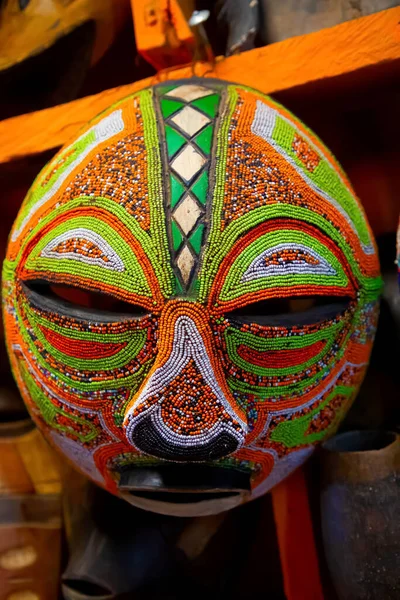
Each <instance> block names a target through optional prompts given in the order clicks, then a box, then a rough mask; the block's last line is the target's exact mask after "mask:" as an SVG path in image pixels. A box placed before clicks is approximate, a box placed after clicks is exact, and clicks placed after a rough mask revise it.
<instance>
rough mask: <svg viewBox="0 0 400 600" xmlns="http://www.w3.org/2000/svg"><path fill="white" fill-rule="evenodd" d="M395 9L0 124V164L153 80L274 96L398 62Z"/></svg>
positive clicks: (65, 133) (399, 17) (60, 135)
mask: <svg viewBox="0 0 400 600" xmlns="http://www.w3.org/2000/svg"><path fill="white" fill-rule="evenodd" d="M399 21H400V7H395V8H392V9H389V10H386V11H382V12H380V13H377V14H374V15H371V16H368V17H363V18H361V19H356V20H354V21H349V22H347V23H342V24H341V25H337V26H336V27H332V28H330V29H324V30H321V31H318V32H315V33H310V34H308V35H305V36H299V37H295V38H291V39H288V40H284V41H282V42H278V43H276V44H271V45H270V46H266V47H264V48H256V49H255V50H250V51H249V52H245V53H243V54H240V55H237V56H232V57H230V58H226V59H223V58H222V59H219V60H217V62H216V64H215V65H214V68H212V67H211V65H208V64H204V63H201V64H200V63H197V64H196V65H190V66H187V67H183V68H179V69H175V70H170V71H168V72H163V73H160V74H159V75H158V76H157V77H154V78H147V79H144V80H141V81H138V82H135V83H132V84H129V85H125V86H121V87H118V88H115V89H111V90H106V91H104V92H101V93H100V94H96V95H94V96H88V97H86V98H81V99H78V100H75V101H73V102H70V103H68V104H64V105H59V106H55V107H53V108H49V109H46V110H43V111H39V112H36V113H31V114H27V115H21V116H18V117H14V118H12V119H7V120H5V121H2V122H0V163H1V162H7V161H10V160H12V159H15V158H19V157H21V156H26V155H31V154H35V153H39V152H43V151H45V150H49V149H51V148H56V147H58V146H61V145H63V144H64V143H66V142H67V141H68V140H69V139H71V138H72V137H74V136H75V135H76V134H77V131H78V130H79V129H80V128H81V127H82V126H83V125H85V123H86V122H87V121H88V120H89V119H90V118H92V117H93V116H95V115H96V114H97V113H99V112H101V111H102V110H104V109H106V108H107V107H108V106H109V105H110V104H112V103H114V102H117V101H118V100H119V99H121V98H123V97H124V96H127V95H128V94H131V93H133V92H135V91H137V90H139V89H141V88H143V87H146V86H148V85H151V84H152V83H156V82H157V81H159V80H165V79H176V78H186V77H190V76H192V75H193V74H196V75H204V76H206V77H219V78H221V79H228V80H230V81H236V82H239V83H241V84H244V85H249V86H253V87H256V88H258V89H259V90H261V91H263V92H265V93H274V92H278V91H283V90H287V89H291V88H293V87H297V86H304V85H307V84H311V83H315V82H318V81H321V80H324V81H328V80H331V79H333V78H338V77H342V76H349V75H350V74H355V73H356V72H359V71H365V70H366V69H367V68H368V67H375V69H374V72H376V68H377V67H379V66H381V65H382V66H383V65H384V66H385V69H387V68H388V67H390V65H391V64H393V65H397V66H398V64H399V59H400V27H399Z"/></svg>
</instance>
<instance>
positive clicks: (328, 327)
mask: <svg viewBox="0 0 400 600" xmlns="http://www.w3.org/2000/svg"><path fill="white" fill-rule="evenodd" d="M3 285H4V309H5V310H4V315H5V323H6V334H7V343H8V348H9V353H10V357H11V362H12V367H13V371H14V375H15V377H16V380H17V382H18V385H19V388H20V390H21V393H22V394H23V397H24V399H25V402H26V403H27V405H28V407H29V409H30V411H31V414H32V416H33V418H34V419H35V421H36V423H37V424H38V425H39V426H40V427H41V429H42V431H43V432H44V433H45V434H46V435H47V437H48V438H50V439H51V440H52V442H53V444H55V445H56V446H57V447H58V448H59V449H60V450H61V451H62V452H63V453H64V454H65V455H66V456H67V457H69V458H70V459H71V460H72V461H73V462H74V463H75V464H76V466H77V467H78V468H79V469H80V470H81V471H83V472H84V473H86V474H87V475H88V476H89V477H90V478H91V479H93V480H94V481H96V482H97V483H99V484H101V485H103V486H105V487H106V488H107V489H108V490H109V491H111V492H113V493H118V494H120V495H122V496H124V497H125V498H127V499H128V500H129V501H130V502H132V503H133V504H136V505H137V506H141V507H144V508H147V509H150V510H155V511H159V512H164V513H167V514H178V515H196V514H207V513H212V512H219V511H222V510H225V509H227V508H230V507H232V506H235V505H237V504H239V503H241V502H243V501H246V500H248V499H250V498H254V497H257V496H259V495H260V494H263V493H264V492H266V491H267V490H269V489H270V488H271V487H272V486H274V485H275V484H276V483H277V482H279V481H280V480H282V479H283V478H284V477H286V476H287V475H288V474H289V473H290V472H291V471H292V470H293V469H295V468H296V467H297V466H298V465H300V464H301V463H302V462H304V460H305V459H306V458H307V457H308V456H309V455H310V454H311V453H312V451H313V449H314V447H315V444H316V443H318V442H320V441H321V440H323V439H324V438H325V437H327V436H329V435H332V434H333V433H334V432H335V430H336V428H337V426H338V424H339V422H340V420H341V419H342V418H343V416H344V415H345V413H346V411H347V410H348V408H349V407H350V405H351V403H352V400H353V399H354V397H355V394H356V392H357V390H358V387H359V385H360V383H361V381H362V379H363V376H364V373H365V369H366V365H367V362H368V358H369V354H370V350H371V346H372V342H373V337H374V332H375V326H376V319H377V303H378V296H379V291H380V286H381V280H380V277H379V265H378V260H377V255H376V249H375V245H374V242H373V239H372V235H371V232H370V229H369V227H368V224H367V222H366V220H365V217H364V214H363V211H362V209H361V208H360V205H359V203H358V201H357V200H356V199H355V197H354V194H353V192H352V189H351V186H350V184H349V182H348V180H347V179H346V177H345V175H344V174H343V172H342V171H341V170H340V168H339V167H338V165H337V164H336V163H335V161H334V159H333V158H332V157H331V156H330V154H329V153H328V151H327V150H326V149H325V148H324V146H323V145H322V144H321V142H320V141H319V140H318V139H316V138H315V136H313V134H311V133H310V132H309V131H308V130H307V129H306V128H305V127H304V126H303V125H302V124H301V123H300V122H298V121H297V120H296V119H295V118H294V117H293V116H292V115H291V114H290V113H288V111H286V110H285V109H284V108H282V107H281V106H279V105H277V104H276V103H275V102H273V101H272V100H271V99H270V98H267V97H265V96H263V95H262V94H259V93H258V92H255V91H254V90H249V89H246V88H244V87H241V86H238V85H231V84H227V83H225V82H222V81H216V80H212V79H210V80H208V79H204V80H186V81H183V82H182V81H181V82H168V83H166V84H162V85H158V86H156V87H154V88H151V89H146V90H143V91H142V92H140V93H138V94H136V95H134V96H131V97H129V98H126V99H125V100H123V101H122V102H120V103H119V104H118V105H116V106H113V107H112V108H110V109H109V110H108V111H106V112H105V113H103V114H102V115H101V116H100V117H99V118H98V119H96V120H95V121H94V122H93V123H91V124H90V126H88V128H87V129H86V131H85V132H84V133H83V134H82V135H81V136H80V137H79V138H78V139H77V140H76V141H75V142H74V143H72V144H71V145H69V146H68V147H66V148H64V149H63V150H62V151H61V152H59V153H58V154H57V155H56V157H55V158H54V159H53V160H52V161H51V163H50V164H49V165H47V166H46V167H45V169H44V170H43V171H42V173H41V174H40V175H39V177H38V178H37V180H36V181H35V183H34V185H33V187H32V189H31V191H30V193H29V194H28V197H27V198H26V200H25V202H24V204H23V207H22V209H21V211H20V214H19V215H18V218H17V220H16V223H15V225H14V228H13V231H12V233H11V237H10V242H9V247H8V255H7V260H6V261H5V265H4V274H3Z"/></svg>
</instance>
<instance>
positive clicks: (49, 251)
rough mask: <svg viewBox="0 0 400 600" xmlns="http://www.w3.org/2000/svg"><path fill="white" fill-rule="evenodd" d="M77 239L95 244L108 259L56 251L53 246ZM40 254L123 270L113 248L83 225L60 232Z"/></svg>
mask: <svg viewBox="0 0 400 600" xmlns="http://www.w3.org/2000/svg"><path fill="white" fill-rule="evenodd" d="M74 239H76V240H79V241H82V242H83V243H85V241H87V242H91V243H92V244H94V245H95V246H97V247H98V248H99V250H100V251H101V253H102V254H103V255H104V256H105V257H106V258H107V259H108V260H107V261H106V260H104V259H103V258H102V257H99V256H97V257H96V256H93V257H92V256H86V255H85V254H79V253H78V252H73V251H71V252H57V251H56V250H55V248H57V246H58V245H59V244H62V243H63V242H67V241H68V240H74ZM40 256H43V257H45V258H56V259H58V260H60V259H68V260H77V261H79V262H83V263H85V264H87V265H95V266H98V267H103V268H104V269H109V270H110V271H124V270H125V267H124V263H123V262H122V260H121V258H120V257H119V256H118V254H117V253H116V252H115V250H113V249H112V248H111V246H110V244H109V243H108V242H106V240H105V239H104V238H103V237H102V236H101V235H100V234H98V233H95V232H94V231H92V230H91V229H86V228H85V227H77V228H75V229H70V230H69V231H66V232H64V233H61V234H60V235H58V236H57V237H55V238H54V239H53V240H51V242H49V243H48V244H47V245H46V246H45V247H44V248H43V250H42V251H41V253H40Z"/></svg>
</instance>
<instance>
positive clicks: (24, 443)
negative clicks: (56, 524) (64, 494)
mask: <svg viewBox="0 0 400 600" xmlns="http://www.w3.org/2000/svg"><path fill="white" fill-rule="evenodd" d="M15 445H16V446H17V448H18V452H19V454H20V456H21V460H22V462H23V463H24V466H25V469H26V471H27V473H28V474H29V476H30V478H31V480H32V483H33V485H34V487H35V492H36V493H37V494H59V493H60V492H61V477H60V473H59V471H58V468H57V462H56V459H55V457H54V451H53V450H52V449H51V448H50V446H49V445H48V444H47V443H46V442H45V440H44V438H43V437H42V434H41V433H40V431H39V430H38V429H34V430H33V431H31V432H30V433H28V434H27V435H24V436H21V437H20V438H19V439H17V440H16V441H15Z"/></svg>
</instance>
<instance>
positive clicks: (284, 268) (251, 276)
mask: <svg viewBox="0 0 400 600" xmlns="http://www.w3.org/2000/svg"><path fill="white" fill-rule="evenodd" d="M285 250H293V251H296V250H300V251H301V252H302V253H303V254H305V255H309V256H310V257H312V258H313V259H314V260H316V261H318V264H310V263H308V262H306V260H305V259H303V260H302V259H295V260H292V261H282V263H281V264H278V265H276V264H271V265H267V264H265V260H266V259H267V258H268V257H270V256H271V255H273V254H275V253H279V252H283V251H285ZM289 273H290V274H291V275H305V274H310V275H311V274H312V275H317V274H318V275H331V276H334V275H336V274H337V273H336V271H335V269H334V268H333V267H332V266H331V265H330V264H329V263H328V262H327V261H326V260H325V258H323V257H322V256H321V255H320V254H318V252H316V251H315V250H313V249H312V248H308V247H307V246H304V245H303V244H277V245H276V246H273V247H272V248H268V249H267V250H264V251H263V252H261V254H259V255H258V256H257V257H256V258H255V259H254V260H253V261H252V262H251V264H250V266H249V267H248V268H247V269H246V271H245V273H244V274H243V276H242V279H241V281H242V282H243V283H244V282H246V281H254V280H255V279H261V278H262V277H273V276H276V275H288V274H289Z"/></svg>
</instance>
